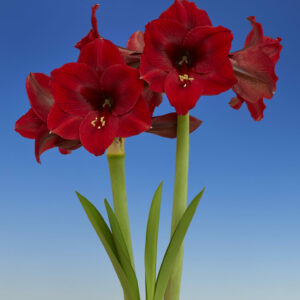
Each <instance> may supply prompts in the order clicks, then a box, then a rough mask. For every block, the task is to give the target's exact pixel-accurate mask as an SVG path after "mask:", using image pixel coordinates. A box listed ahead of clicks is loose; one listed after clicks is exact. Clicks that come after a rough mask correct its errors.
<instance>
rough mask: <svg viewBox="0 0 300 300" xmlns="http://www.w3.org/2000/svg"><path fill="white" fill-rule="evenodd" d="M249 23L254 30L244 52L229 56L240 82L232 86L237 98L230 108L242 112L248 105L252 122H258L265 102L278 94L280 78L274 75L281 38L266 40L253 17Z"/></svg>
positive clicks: (260, 27)
mask: <svg viewBox="0 0 300 300" xmlns="http://www.w3.org/2000/svg"><path fill="white" fill-rule="evenodd" d="M248 20H249V21H250V22H251V25H252V27H253V28H252V30H251V32H250V33H249V35H248V37H247V39H246V42H245V45H244V48H243V49H242V50H240V51H237V52H234V53H231V54H230V56H229V57H230V61H231V63H232V66H233V70H234V74H235V76H236V78H237V80H238V82H237V84H235V85H234V86H233V90H234V91H235V93H236V94H237V97H234V98H233V99H232V100H231V101H230V105H231V106H232V107H233V108H235V109H239V108H240V107H241V105H242V104H243V103H244V102H246V104H247V106H248V109H249V111H250V113H251V115H252V117H253V119H254V120H255V121H259V120H261V119H262V118H263V116H264V115H263V112H264V109H265V108H266V106H265V104H264V101H263V98H266V99H271V98H272V97H273V95H274V92H275V90H276V82H277V80H278V77H277V76H276V74H275V64H276V63H277V61H278V60H279V56H280V51H281V49H282V45H281V44H280V41H281V38H277V39H272V38H270V37H266V36H264V35H263V29H262V25H261V24H260V23H257V22H256V21H255V18H254V17H249V18H248Z"/></svg>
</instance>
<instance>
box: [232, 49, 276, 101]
mask: <svg viewBox="0 0 300 300" xmlns="http://www.w3.org/2000/svg"><path fill="white" fill-rule="evenodd" d="M231 63H232V66H233V70H234V74H235V76H236V78H237V80H238V82H237V84H236V85H235V86H234V87H233V90H234V91H235V92H236V93H237V94H238V95H240V96H241V97H242V98H243V99H247V100H248V101H249V102H252V103H256V102H257V101H258V100H259V99H261V98H268V99H271V98H272V97H273V94H274V92H275V89H276V81H277V80H278V78H277V76H276V74H275V72H274V64H273V63H272V61H271V59H270V58H268V57H267V55H265V54H264V53H262V52H261V51H257V50H256V49H255V48H254V49H251V48H248V49H247V50H245V51H239V52H236V53H235V54H234V55H233V56H232V58H231Z"/></svg>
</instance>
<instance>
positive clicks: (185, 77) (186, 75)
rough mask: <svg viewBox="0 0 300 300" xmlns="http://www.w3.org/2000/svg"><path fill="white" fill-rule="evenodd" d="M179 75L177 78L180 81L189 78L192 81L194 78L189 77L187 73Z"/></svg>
mask: <svg viewBox="0 0 300 300" xmlns="http://www.w3.org/2000/svg"><path fill="white" fill-rule="evenodd" d="M178 76H179V79H180V81H181V82H184V81H186V80H189V81H193V80H194V78H193V77H189V75H188V74H184V75H178Z"/></svg>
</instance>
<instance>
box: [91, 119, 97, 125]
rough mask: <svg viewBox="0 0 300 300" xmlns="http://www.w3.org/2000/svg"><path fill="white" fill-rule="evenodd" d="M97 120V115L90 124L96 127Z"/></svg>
mask: <svg viewBox="0 0 300 300" xmlns="http://www.w3.org/2000/svg"><path fill="white" fill-rule="evenodd" d="M97 121H98V117H96V118H95V120H93V121H92V122H91V124H92V125H93V126H94V127H96V123H97Z"/></svg>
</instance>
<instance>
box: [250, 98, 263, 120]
mask: <svg viewBox="0 0 300 300" xmlns="http://www.w3.org/2000/svg"><path fill="white" fill-rule="evenodd" d="M246 104H247V107H248V109H249V111H250V113H251V116H252V118H253V119H254V121H260V120H261V119H262V118H263V117H264V110H265V108H266V106H265V104H264V101H263V99H260V100H259V101H257V102H256V103H250V102H247V101H246Z"/></svg>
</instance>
